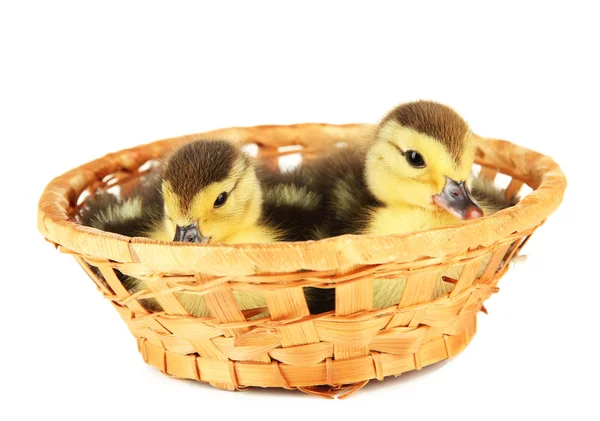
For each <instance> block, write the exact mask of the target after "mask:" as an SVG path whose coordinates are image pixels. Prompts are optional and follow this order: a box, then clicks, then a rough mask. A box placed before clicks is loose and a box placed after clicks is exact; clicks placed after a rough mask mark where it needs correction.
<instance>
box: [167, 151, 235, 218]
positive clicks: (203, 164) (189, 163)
mask: <svg viewBox="0 0 600 421" xmlns="http://www.w3.org/2000/svg"><path fill="white" fill-rule="evenodd" d="M242 156H243V155H242V152H241V151H240V149H239V148H237V147H236V146H234V145H233V144H231V143H229V142H226V141H223V140H208V141H198V142H192V143H188V144H186V145H184V146H182V147H180V148H179V149H178V150H177V151H175V153H174V154H173V155H172V156H171V157H170V158H169V159H168V160H167V162H166V163H165V167H164V170H163V180H164V181H166V182H169V185H170V186H171V189H172V191H173V193H174V194H176V195H177V196H178V197H179V199H180V200H181V206H182V208H184V209H185V208H187V207H188V206H189V205H190V203H191V201H192V200H193V198H194V197H195V196H196V194H198V192H200V191H201V190H202V189H203V188H205V187H206V186H208V185H209V184H211V183H215V182H218V181H221V180H224V179H225V178H226V177H227V176H228V175H229V172H230V171H231V168H232V166H233V164H234V163H235V162H236V160H237V159H239V158H240V157H242Z"/></svg>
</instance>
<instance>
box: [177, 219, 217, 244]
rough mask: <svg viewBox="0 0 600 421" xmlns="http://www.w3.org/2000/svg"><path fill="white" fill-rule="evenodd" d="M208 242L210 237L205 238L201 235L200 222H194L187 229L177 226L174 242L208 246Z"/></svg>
mask: <svg viewBox="0 0 600 421" xmlns="http://www.w3.org/2000/svg"><path fill="white" fill-rule="evenodd" d="M208 240H210V237H204V236H203V235H202V234H200V230H199V229H198V222H194V223H193V224H190V225H187V226H185V227H181V226H179V225H177V228H176V229H175V238H173V241H183V242H185V243H200V244H206V243H208Z"/></svg>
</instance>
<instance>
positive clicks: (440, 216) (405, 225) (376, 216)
mask: <svg viewBox="0 0 600 421" xmlns="http://www.w3.org/2000/svg"><path fill="white" fill-rule="evenodd" d="M457 222H458V219H457V218H456V217H454V216H452V215H451V214H449V213H448V212H446V211H444V210H439V211H438V210H431V209H425V208H422V207H420V206H414V205H410V204H402V203H397V204H393V205H389V206H385V207H382V208H379V209H377V210H376V211H375V212H374V213H373V215H372V218H371V223H370V224H369V227H368V232H367V233H368V234H376V235H389V234H405V233H409V232H413V231H417V230H421V229H427V228H437V227H442V226H446V225H451V224H454V223H457Z"/></svg>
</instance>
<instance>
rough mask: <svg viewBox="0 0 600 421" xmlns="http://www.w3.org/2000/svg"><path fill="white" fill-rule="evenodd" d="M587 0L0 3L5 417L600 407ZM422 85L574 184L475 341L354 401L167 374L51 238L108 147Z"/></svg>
mask: <svg viewBox="0 0 600 421" xmlns="http://www.w3.org/2000/svg"><path fill="white" fill-rule="evenodd" d="M216 3H217V2H215V4H216ZM591 4H592V2H590V6H586V5H585V4H584V3H580V2H574V1H572V2H569V3H568V6H567V3H566V2H565V5H564V6H554V5H551V4H550V2H544V3H541V2H540V4H533V3H529V4H525V3H522V2H519V3H518V4H515V5H511V4H510V2H506V1H505V2H502V3H501V4H499V5H498V6H493V7H492V6H483V5H474V4H462V5H457V4H454V5H452V6H449V5H440V4H430V3H419V6H410V7H409V6H407V5H400V4H397V2H393V3H392V2H389V3H384V2H377V1H369V2H364V3H363V5H362V6H354V5H351V4H350V2H346V3H342V2H339V3H333V2H329V3H327V4H325V3H324V2H323V3H322V2H318V3H317V2H315V3H312V2H309V1H302V2H297V3H291V2H285V3H284V2H281V3H280V4H277V3H275V2H271V3H267V2H256V1H253V2H248V3H247V4H245V5H242V4H234V3H232V2H228V4H225V2H223V3H222V4H221V5H219V6H215V5H212V3H209V2H196V3H195V4H194V5H190V4H182V3H180V2H169V4H167V2H164V3H162V4H160V5H158V4H154V3H150V2H144V3H132V2H114V3H110V2H97V4H96V6H91V5H89V4H88V5H83V2H78V3H76V2H72V3H64V2H43V3H42V2H39V3H33V2H12V4H8V2H2V5H1V6H0V46H1V47H0V48H1V50H0V54H1V58H0V60H1V63H0V75H1V77H0V112H1V114H0V131H1V132H0V138H1V140H2V149H3V153H2V157H3V159H2V170H3V172H4V177H3V179H4V181H5V186H6V187H7V189H6V188H5V189H4V192H3V193H4V195H3V197H2V199H1V200H2V202H1V203H2V205H3V206H2V207H1V208H0V211H1V212H2V215H1V217H2V219H1V220H2V223H3V224H4V227H3V232H2V241H1V243H2V245H3V246H4V249H3V251H2V254H1V256H2V257H1V259H2V271H1V282H2V288H1V289H0V294H1V295H0V297H1V298H2V302H1V304H0V312H1V317H0V322H1V323H2V329H1V335H2V336H1V339H0V341H1V344H0V353H1V355H0V361H2V366H1V370H0V384H1V386H2V390H1V391H0V393H1V395H0V396H1V398H0V400H1V401H2V404H0V418H2V419H29V418H30V417H33V416H37V417H43V419H53V418H54V417H60V418H61V419H96V418H97V419H128V420H133V419H139V420H142V419H156V420H161V419H162V420H166V419H173V420H181V419H184V418H189V419H200V418H206V417H209V416H210V417H223V418H224V419H225V418H226V417H236V418H237V419H247V418H248V419H252V418H257V419H258V418H260V419H261V420H268V419H282V418H284V417H289V416H292V417H293V418H303V419H307V417H313V416H314V414H317V413H318V414H322V416H323V417H325V416H326V417H328V418H330V419H333V418H334V417H335V418H336V419H342V420H343V419H353V418H361V419H366V418H367V417H372V418H375V417H381V418H383V417H385V418H386V419H387V418H399V419H428V418H431V419H434V418H437V419H445V420H451V419H461V420H466V419H477V420H479V419H482V418H484V419H490V418H491V419H507V418H512V417H519V418H520V417H521V416H522V417H535V418H536V419H537V418H538V417H539V418H542V417H543V418H546V417H553V416H557V417H566V416H569V417H572V418H573V419H591V418H594V419H598V416H599V415H598V412H599V410H598V409H597V405H596V400H597V394H598V383H597V378H598V375H599V374H600V373H599V370H598V355H599V349H598V346H597V345H595V343H596V340H597V335H598V322H599V317H598V299H597V290H598V286H599V285H600V276H599V275H598V264H597V262H598V235H600V232H599V230H598V222H597V214H598V207H597V202H598V186H599V185H600V181H599V180H598V177H599V175H598V168H599V158H598V156H597V153H598V152H599V148H598V142H599V140H600V135H599V130H600V127H599V125H598V124H597V122H598V119H599V118H600V107H598V94H599V93H600V92H599V84H598V78H599V76H600V68H599V67H598V65H597V59H598V52H599V46H598V41H599V40H600V33H599V31H598V29H597V27H598V21H597V17H598V14H597V13H594V12H593V10H592V7H591ZM418 98H424V99H434V100H438V101H441V102H444V103H447V104H449V105H451V106H453V107H454V108H456V109H457V110H458V111H459V112H460V113H461V114H463V115H464V116H465V118H466V119H467V120H468V121H469V122H470V123H471V125H472V127H473V129H474V130H475V131H476V132H477V133H479V134H482V135H486V136H490V137H499V138H505V139H509V140H512V141H513V142H515V143H518V144H521V145H524V146H528V147H530V148H533V149H536V150H538V151H540V152H543V153H545V154H548V155H550V156H552V157H553V158H554V159H555V160H557V162H559V164H560V165H561V166H562V168H563V169H564V171H565V172H566V174H567V176H568V178H569V188H568V191H567V194H566V197H565V200H564V203H563V204H562V206H561V208H560V209H559V210H558V211H557V212H556V213H555V214H554V215H553V216H552V217H551V218H550V219H549V220H548V222H547V224H546V225H544V226H543V227H541V228H540V229H539V231H538V233H537V234H536V235H535V236H534V237H533V238H532V240H531V241H530V243H529V244H528V246H527V248H526V252H527V254H529V260H528V261H527V262H526V263H525V264H522V265H519V266H516V267H515V268H513V270H511V271H510V272H509V273H508V275H507V276H506V277H505V278H504V279H503V280H502V282H501V283H500V287H501V292H500V293H499V294H497V295H495V296H494V297H492V298H491V299H490V300H489V301H488V302H487V303H486V306H487V308H488V310H489V313H490V314H489V316H485V315H483V314H481V315H480V318H479V331H478V334H477V335H476V336H475V338H474V340H473V342H472V343H471V345H470V346H469V347H468V348H467V349H466V350H465V351H464V352H463V353H462V354H461V355H459V356H458V357H456V358H454V359H453V360H451V361H449V362H447V363H442V364H439V365H436V366H434V367H433V368H428V369H424V370H423V371H422V372H419V373H411V374H407V375H403V376H402V377H400V378H398V379H394V378H390V379H386V380H385V381H384V382H383V383H379V382H377V381H372V382H371V383H370V384H369V385H368V386H367V387H366V388H365V389H363V390H362V391H360V392H359V393H357V394H356V395H354V396H353V397H352V398H350V399H348V400H345V401H337V402H335V401H333V402H332V401H326V400H322V399H318V398H315V397H309V396H305V395H303V394H301V393H299V392H282V391H264V390H261V389H253V390H251V391H249V392H244V393H228V392H223V391H220V390H216V389H213V388H211V387H210V386H207V385H202V384H196V383H194V382H191V381H180V380H174V379H170V378H168V377H166V376H164V375H162V374H161V373H159V372H158V371H157V370H155V369H153V368H151V367H149V366H147V365H146V364H144V363H143V361H142V358H141V356H140V355H139V354H138V352H137V350H136V346H135V341H134V339H133V337H132V336H131V335H130V333H129V332H128V330H127V328H126V326H125V324H124V323H123V322H122V321H121V319H120V318H119V316H118V315H117V313H116V312H115V311H114V310H113V309H112V308H111V306H110V305H109V304H108V302H105V300H103V299H102V297H101V295H100V294H99V293H98V292H97V291H96V289H95V287H94V286H93V284H92V282H91V281H90V280H89V279H88V278H87V277H86V276H85V275H84V274H83V272H82V271H81V269H80V268H79V267H78V266H77V265H76V263H75V262H74V261H73V260H72V259H71V258H70V257H69V256H66V255H61V254H59V253H58V252H56V251H55V250H54V249H53V248H52V247H51V246H50V245H49V244H48V243H46V242H45V241H44V240H43V238H42V236H41V235H40V234H39V233H38V232H37V229H36V226H35V224H36V206H37V200H38V198H39V196H40V194H41V192H42V190H43V187H44V186H45V185H46V184H47V183H48V182H49V181H50V180H51V178H52V177H54V176H57V175H60V174H62V173H63V172H65V171H67V170H69V169H71V168H73V167H76V166H78V165H80V164H83V163H85V162H87V161H89V160H91V159H94V158H97V157H99V156H102V155H103V154H105V153H107V152H110V151H115V150H119V149H122V148H125V147H130V146H134V145H136V144H140V143H146V142H149V141H152V140H156V139H160V138H165V137H171V136H176V135H181V134H187V133H193V132H199V131H204V130H209V129H213V128H219V127H227V126H233V125H256V124H265V123H274V124H285V123H295V122H311V121H312V122H315V121H316V122H331V123H346V122H375V121H377V119H378V118H380V117H381V116H382V115H383V114H384V113H385V112H386V111H387V110H388V109H389V108H391V107H393V106H395V105H396V104H398V103H400V102H403V101H407V100H413V99H418Z"/></svg>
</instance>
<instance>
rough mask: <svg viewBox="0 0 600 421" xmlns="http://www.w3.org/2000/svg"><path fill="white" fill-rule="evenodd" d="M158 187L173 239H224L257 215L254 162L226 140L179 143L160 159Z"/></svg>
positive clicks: (258, 198)
mask: <svg viewBox="0 0 600 421" xmlns="http://www.w3.org/2000/svg"><path fill="white" fill-rule="evenodd" d="M162 192H163V196H164V201H165V215H166V219H167V223H170V224H172V225H174V231H175V237H174V239H173V241H185V242H197V243H209V242H210V243H219V242H227V238H228V237H229V236H231V235H232V234H234V233H236V232H238V231H239V230H242V229H244V228H247V227H249V226H252V225H254V224H256V223H257V221H258V219H259V217H260V212H261V206H262V192H261V189H260V184H259V181H258V179H257V177H256V172H255V167H254V164H253V162H252V160H251V158H250V157H248V156H246V155H244V154H243V153H242V151H241V150H240V149H239V148H238V147H237V146H235V145H233V144H231V143H229V142H226V141H222V140H209V141H199V142H192V143H188V144H186V145H184V146H182V147H181V148H179V149H178V150H177V151H176V152H175V153H174V154H173V155H172V156H171V157H170V158H168V159H167V161H166V162H165V165H164V169H163V182H162Z"/></svg>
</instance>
